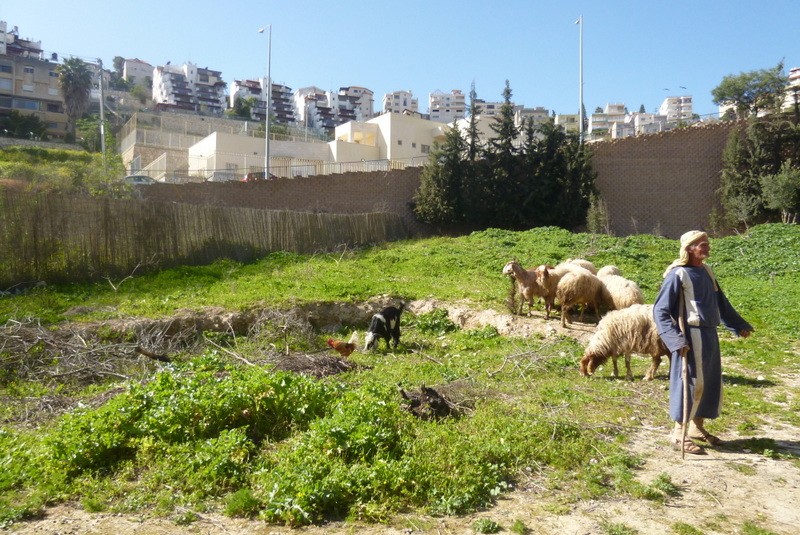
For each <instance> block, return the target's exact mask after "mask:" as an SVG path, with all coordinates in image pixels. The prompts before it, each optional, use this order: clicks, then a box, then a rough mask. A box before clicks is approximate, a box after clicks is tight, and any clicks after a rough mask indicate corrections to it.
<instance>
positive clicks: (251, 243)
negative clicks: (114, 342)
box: [0, 189, 410, 290]
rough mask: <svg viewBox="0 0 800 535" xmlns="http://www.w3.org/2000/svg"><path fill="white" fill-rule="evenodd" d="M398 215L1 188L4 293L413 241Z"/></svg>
mask: <svg viewBox="0 0 800 535" xmlns="http://www.w3.org/2000/svg"><path fill="white" fill-rule="evenodd" d="M409 235H410V234H409V231H408V230H407V229H406V227H405V224H404V223H403V220H402V218H401V217H400V216H399V215H398V214H392V213H360V214H330V213H312V212H289V211H279V210H259V209H253V208H234V207H220V206H209V205H196V204H194V205H191V204H181V203H170V202H153V201H143V200H138V199H110V198H96V197H74V196H64V195H54V194H36V193H29V192H21V191H15V190H3V189H0V290H3V289H6V288H10V287H12V286H14V285H18V284H21V283H30V282H37V281H46V282H71V281H86V280H99V279H102V278H104V277H120V276H124V275H126V274H129V273H131V272H132V271H133V270H135V269H137V266H138V267H141V268H143V269H149V270H152V269H154V268H155V267H158V268H164V267H170V266H175V265H184V264H189V265H198V264H205V263H209V262H212V261H214V260H216V259H219V258H231V259H233V260H237V261H243V262H246V261H250V260H253V259H256V258H258V257H260V256H264V255H266V254H268V253H271V252H275V251H289V252H297V253H311V252H316V251H330V250H335V249H336V248H338V247H341V246H343V245H347V246H360V245H366V244H371V243H380V242H385V241H392V240H398V239H404V238H407V237H409Z"/></svg>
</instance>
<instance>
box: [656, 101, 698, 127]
mask: <svg viewBox="0 0 800 535" xmlns="http://www.w3.org/2000/svg"><path fill="white" fill-rule="evenodd" d="M658 114H659V115H666V116H667V122H668V123H680V122H682V121H689V120H691V119H692V116H693V115H694V111H693V109H692V97H691V96H689V95H684V96H680V97H667V98H665V99H664V102H662V103H661V106H659V107H658Z"/></svg>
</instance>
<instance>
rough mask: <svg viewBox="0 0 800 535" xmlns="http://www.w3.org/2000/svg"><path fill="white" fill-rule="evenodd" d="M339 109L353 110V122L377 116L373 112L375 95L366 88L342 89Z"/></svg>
mask: <svg viewBox="0 0 800 535" xmlns="http://www.w3.org/2000/svg"><path fill="white" fill-rule="evenodd" d="M339 108H340V109H343V110H352V112H353V113H352V116H353V119H352V120H354V121H366V120H368V119H371V118H372V117H373V116H374V115H375V112H374V111H373V110H374V109H375V93H374V92H373V91H372V90H371V89H367V88H366V87H359V86H348V87H340V88H339ZM340 124H341V123H340Z"/></svg>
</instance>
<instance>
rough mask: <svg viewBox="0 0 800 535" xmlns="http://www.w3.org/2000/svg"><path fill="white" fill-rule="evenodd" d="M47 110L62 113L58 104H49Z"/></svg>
mask: <svg viewBox="0 0 800 535" xmlns="http://www.w3.org/2000/svg"><path fill="white" fill-rule="evenodd" d="M47 111H49V112H53V113H61V106H59V105H58V104H48V105H47Z"/></svg>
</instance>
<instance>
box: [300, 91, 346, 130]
mask: <svg viewBox="0 0 800 535" xmlns="http://www.w3.org/2000/svg"><path fill="white" fill-rule="evenodd" d="M293 100H294V107H295V109H296V110H297V115H298V117H300V121H299V122H301V123H302V124H303V125H304V126H306V127H307V128H311V129H312V130H314V131H315V132H318V133H325V134H328V135H333V132H334V130H335V129H336V126H337V125H338V124H339V120H338V117H337V112H338V98H334V95H333V94H332V93H331V92H329V91H325V90H323V89H320V88H319V87H316V86H308V87H303V88H300V89H298V90H297V91H295V92H294V94H293Z"/></svg>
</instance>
